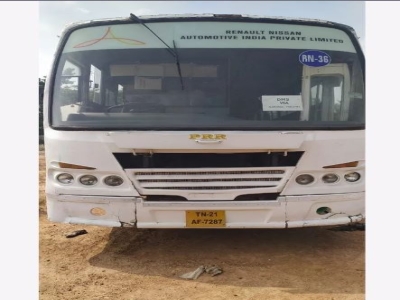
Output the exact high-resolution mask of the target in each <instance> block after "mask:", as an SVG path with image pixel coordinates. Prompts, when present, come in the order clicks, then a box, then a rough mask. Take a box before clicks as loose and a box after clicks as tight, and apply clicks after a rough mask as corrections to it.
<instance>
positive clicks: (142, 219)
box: [44, 22, 365, 228]
mask: <svg viewBox="0 0 400 300" xmlns="http://www.w3.org/2000/svg"><path fill="white" fill-rule="evenodd" d="M189 25H190V26H191V27H193V28H194V29H193V31H195V29H196V23H195V22H192V23H190V24H189ZM211 25H213V24H211ZM211 25H210V28H211V27H212V26H211ZM118 26H119V25H116V26H114V27H113V28H115V32H117V33H118V29H119V27H118ZM137 26H138V28H139V29H140V30H141V31H138V33H137V32H136V33H135V36H134V38H135V39H139V40H140V39H141V40H144V39H145V38H147V36H148V32H147V31H146V30H145V29H143V28H141V27H140V26H139V25H137ZM235 26H236V25H235ZM235 26H233V27H232V28H231V29H232V30H233V29H236V27H237V28H239V29H240V26H239V25H237V26H236V27H235ZM260 26H261V25H260ZM103 27H104V26H103ZM152 27H153V29H155V30H156V31H157V32H158V33H159V34H160V35H161V36H162V35H163V28H164V27H165V26H164V24H152ZM191 27H190V28H191ZM121 28H123V27H122V25H121ZM260 28H261V27H260ZM277 28H279V26H277ZM178 29H179V30H183V27H182V28H181V27H177V32H176V33H175V34H176V36H179V35H181V33H180V32H179V30H178ZM306 29H307V30H310V32H311V31H312V30H314V29H312V28H311V29H308V28H306ZM91 30H95V29H91ZM96 30H98V31H99V36H101V35H102V34H103V33H104V28H99V29H96ZM326 30H328V29H326ZM164 31H166V32H167V30H166V29H165V30H164ZM167 33H168V32H167ZM167 33H165V35H166V34H167ZM124 34H125V33H124ZM141 34H142V35H141ZM168 34H169V33H168ZM122 36H123V35H122ZM78 38H79V36H78V37H77V38H76V41H75V40H74V36H72V38H71V40H70V42H69V44H67V48H66V49H67V50H68V49H69V48H68V47H70V49H69V50H68V51H78V50H76V49H74V48H73V47H72V46H73V45H75V44H79V43H81V42H82V41H81V40H80V39H78ZM339 38H341V36H339ZM166 39H167V38H166ZM149 40H150V39H149ZM153 40H154V37H153ZM168 40H172V39H168ZM155 41H157V40H155ZM110 43H111V42H110ZM147 43H148V45H150V46H151V44H150V42H147ZM154 43H155V42H154ZM282 43H283V42H282ZM158 44H159V43H158ZM70 45H71V46H70ZM98 45H99V47H101V46H102V45H106V46H107V45H108V44H106V43H104V44H100V43H99V44H98ZM202 45H203V44H202ZM274 45H275V46H274V47H278V48H279V47H280V46H279V45H280V44H274ZM276 45H277V46H276ZM106 46H104V47H106ZM150 46H148V47H150ZM295 46H296V45H295V44H293V47H295ZM107 47H108V46H107ZM121 47H122V46H121ZM146 47H147V46H146ZM152 47H153V46H152ZM157 47H164V45H161V44H159V45H158V46H157ZM193 47H194V46H193ZM198 47H200V46H198ZM243 47H245V45H244V46H243ZM260 47H261V46H260ZM290 47H292V46H290ZM290 47H289V48H290ZM332 47H336V48H338V49H340V47H344V46H343V45H342V46H341V45H333V46H332ZM346 47H347V48H346V51H350V52H355V50H354V47H353V45H352V44H350V43H348V44H346ZM336 48H332V50H337V49H336ZM331 67H332V66H331ZM333 67H335V68H336V69H335V70H334V71H335V73H339V74H344V75H346V74H345V72H348V71H347V70H342V69H341V68H340V66H333ZM324 70H326V68H325V69H324V68H314V69H313V72H320V73H321V74H325V73H323V72H324ZM307 72H308V73H307ZM331 73H332V72H331ZM303 75H304V77H305V80H304V83H303V84H304V88H303V89H304V90H309V88H310V87H309V85H310V82H309V80H307V78H306V77H307V76H310V75H312V73H311V71H310V70H309V69H305V71H304V74H303ZM51 76H52V75H51ZM51 76H49V81H51V79H52V78H51ZM345 77H346V78H347V77H348V76H345ZM345 85H348V84H347V83H346V81H345ZM48 92H49V86H48V85H46V90H45V94H44V111H45V112H47V113H45V114H44V130H45V147H46V168H47V175H46V176H47V177H46V196H47V213H48V218H49V220H50V221H53V222H62V223H73V224H90V225H99V226H110V227H118V226H136V227H138V228H185V227H186V219H185V212H186V211H188V210H223V211H225V215H226V226H225V227H226V228H291V227H305V226H326V225H339V224H347V223H350V222H358V221H361V220H362V219H364V218H365V167H364V162H365V131H364V130H349V131H346V130H327V131H313V130H307V131H278V130H277V131H264V132H263V131H218V132H215V131H195V132H193V131H62V130H54V129H52V128H51V127H50V126H49V123H48V96H49V95H48ZM346 94H347V91H346ZM265 96H272V95H265ZM303 96H305V97H307V98H308V97H309V95H308V94H307V95H303ZM288 97H291V98H290V99H292V100H290V101H291V102H293V101H295V103H297V102H298V101H299V100H298V98H299V96H294V95H288ZM293 99H294V100H293ZM296 101H297V102H296ZM266 110H268V109H266ZM286 110H287V109H286ZM300 110H302V109H300ZM64 111H65V112H66V113H70V112H72V111H73V112H75V111H79V107H76V106H74V107H72V106H65V107H63V110H62V112H64ZM303 117H304V118H307V116H303ZM193 133H200V134H223V135H226V139H224V140H222V141H218V143H214V142H212V143H199V142H196V140H194V139H190V138H189V137H190V135H191V134H193ZM269 151H271V152H274V151H280V152H282V151H283V152H284V151H303V152H304V154H303V155H302V157H301V159H300V160H299V161H298V163H297V164H296V165H295V166H293V167H265V168H247V169H246V170H247V171H259V170H263V171H268V170H272V169H280V170H283V171H284V176H282V179H281V180H280V181H279V182H277V183H276V184H275V185H274V186H272V187H267V188H260V193H279V197H278V198H277V199H276V200H268V201H258V200H249V201H233V199H234V198H235V197H236V196H237V195H240V194H246V192H245V190H243V189H241V190H238V189H235V188H234V186H232V189H225V190H196V189H191V190H182V191H179V192H176V191H174V192H173V193H170V192H169V190H168V189H165V190H162V189H161V190H153V194H155V195H157V194H160V195H168V194H169V193H170V194H173V195H177V194H178V195H180V196H182V197H185V198H186V199H187V201H180V202H178V201H172V202H171V201H156V202H155V201H153V202H151V201H146V197H145V196H144V195H146V191H147V190H146V188H148V187H149V186H150V185H151V184H150V185H142V184H141V183H140V176H137V175H135V171H137V170H134V169H123V168H122V167H121V165H120V164H119V163H118V161H117V160H116V159H115V157H114V156H113V153H118V152H125V153H137V152H149V153H157V152H158V153H207V152H208V153H210V152H212V153H233V152H266V153H268V152H269ZM352 161H358V162H359V163H358V165H357V166H356V167H348V168H337V169H326V168H323V167H324V166H329V165H335V164H341V163H346V162H352ZM58 162H66V163H69V164H74V165H83V166H90V167H91V168H94V169H93V170H82V169H68V168H60V167H59V166H58ZM203 170H204V169H202V171H203ZM230 170H232V169H230ZM233 170H235V169H233ZM243 170H244V168H241V169H238V170H235V171H238V172H242V171H243ZM140 171H141V172H146V171H147V172H157V171H159V170H154V169H140ZM163 171H169V172H171V176H175V177H173V178H177V176H179V175H174V174H173V172H177V171H182V172H188V173H190V172H191V171H193V170H189V169H171V170H169V169H163ZM207 171H209V172H210V173H213V172H214V174H215V175H212V176H218V177H220V178H229V175H224V174H219V175H217V174H218V173H219V172H223V171H224V169H218V168H210V169H207ZM349 172H358V173H359V174H361V178H360V180H358V181H357V182H353V183H351V182H347V181H346V180H345V179H344V175H345V174H346V173H349ZM60 173H70V174H72V175H73V177H74V179H75V181H74V183H73V184H71V185H63V184H61V183H59V182H58V181H57V180H56V176H57V175H58V174H60ZM327 173H335V174H336V175H338V176H339V178H340V180H339V181H338V182H336V183H334V184H326V183H324V182H323V181H322V176H323V175H325V174H327ZM86 174H91V175H94V176H96V177H97V178H98V182H97V183H96V184H95V185H94V186H84V185H82V184H80V183H79V180H78V178H79V177H80V176H82V175H86ZM301 174H311V175H313V176H314V178H315V181H314V182H313V183H312V184H309V185H299V184H298V183H296V181H295V178H296V177H297V176H298V175H301ZM108 175H118V176H120V177H122V178H123V180H124V183H123V184H122V185H120V186H117V187H110V186H107V185H105V184H104V183H103V179H104V178H105V177H106V176H108ZM188 176H193V178H197V177H196V176H198V175H190V174H189V175H188ZM251 176H253V175H249V177H251ZM153 178H154V177H153ZM249 184H250V185H251V183H249ZM203 185H204V184H203ZM225 185H226V184H225ZM252 191H253V192H252V193H254V189H253V190H252ZM320 207H329V208H330V212H329V213H327V214H324V215H320V214H318V213H317V209H318V208H320ZM98 208H100V209H103V210H104V212H105V214H104V215H101V216H99V215H95V214H92V213H91V210H92V209H98Z"/></svg>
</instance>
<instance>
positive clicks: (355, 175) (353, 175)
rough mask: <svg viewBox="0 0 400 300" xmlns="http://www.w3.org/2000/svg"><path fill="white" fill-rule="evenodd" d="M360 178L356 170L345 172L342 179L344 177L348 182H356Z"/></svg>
mask: <svg viewBox="0 0 400 300" xmlns="http://www.w3.org/2000/svg"><path fill="white" fill-rule="evenodd" d="M360 178H361V175H360V173H357V172H351V173H347V174H346V175H344V179H346V180H347V181H348V182H356V181H357V180H359V179H360Z"/></svg>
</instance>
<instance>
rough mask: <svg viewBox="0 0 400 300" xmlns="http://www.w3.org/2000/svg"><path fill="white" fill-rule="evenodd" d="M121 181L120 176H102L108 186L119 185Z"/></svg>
mask: <svg viewBox="0 0 400 300" xmlns="http://www.w3.org/2000/svg"><path fill="white" fill-rule="evenodd" d="M123 182H124V180H123V179H122V178H121V177H119V176H115V175H111V176H107V177H106V178H104V183H105V184H107V185H109V186H119V185H121V184H122V183H123Z"/></svg>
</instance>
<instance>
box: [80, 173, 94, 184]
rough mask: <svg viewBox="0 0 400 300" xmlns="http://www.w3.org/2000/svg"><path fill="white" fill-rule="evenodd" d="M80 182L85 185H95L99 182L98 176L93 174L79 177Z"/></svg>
mask: <svg viewBox="0 0 400 300" xmlns="http://www.w3.org/2000/svg"><path fill="white" fill-rule="evenodd" d="M79 182H80V183H82V184H83V185H94V184H96V183H97V178H96V177H95V176H93V175H83V176H82V177H81V178H79Z"/></svg>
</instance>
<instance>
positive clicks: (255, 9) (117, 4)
mask: <svg viewBox="0 0 400 300" xmlns="http://www.w3.org/2000/svg"><path fill="white" fill-rule="evenodd" d="M130 13H133V14H135V15H137V16H141V15H156V14H205V13H217V14H224V13H226V14H246V15H261V16H268V17H290V18H311V19H322V20H327V21H333V22H338V23H343V24H346V25H349V26H352V27H353V28H354V29H355V30H356V32H357V35H358V36H359V37H360V43H361V46H362V47H363V48H364V47H365V46H364V45H365V2H364V1H40V2H39V78H42V77H43V76H47V74H48V73H49V70H50V67H51V63H52V59H53V55H54V52H55V50H56V47H57V44H58V41H59V38H58V37H57V36H59V35H60V33H61V31H62V30H63V28H64V27H65V25H67V24H69V23H73V22H77V21H86V20H92V19H103V18H114V17H129V14H130Z"/></svg>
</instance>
